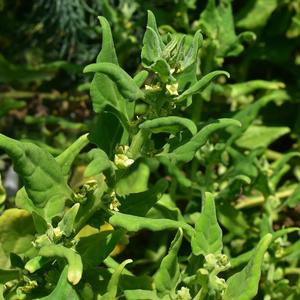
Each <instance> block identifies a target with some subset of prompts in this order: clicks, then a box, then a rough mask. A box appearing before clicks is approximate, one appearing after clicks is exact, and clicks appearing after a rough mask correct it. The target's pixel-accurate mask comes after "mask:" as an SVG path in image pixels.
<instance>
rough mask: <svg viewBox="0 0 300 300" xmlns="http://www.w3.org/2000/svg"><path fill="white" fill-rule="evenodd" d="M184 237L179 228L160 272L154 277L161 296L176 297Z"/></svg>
mask: <svg viewBox="0 0 300 300" xmlns="http://www.w3.org/2000/svg"><path fill="white" fill-rule="evenodd" d="M182 237H183V231H182V229H181V228H179V230H178V231H177V233H176V236H175V238H174V240H173V241H172V243H171V246H170V248H169V251H168V254H167V255H166V256H165V257H164V258H163V260H162V261H161V264H160V267H159V269H158V272H157V273H156V274H155V275H154V284H155V287H156V289H157V291H158V295H159V296H165V295H170V296H171V295H173V296H174V295H175V292H176V287H177V284H178V282H179V278H180V269H179V264H178V251H179V248H180V246H181V242H182Z"/></svg>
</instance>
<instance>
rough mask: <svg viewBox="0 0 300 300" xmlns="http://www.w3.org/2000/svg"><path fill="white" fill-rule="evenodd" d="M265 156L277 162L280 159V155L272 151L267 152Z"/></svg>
mask: <svg viewBox="0 0 300 300" xmlns="http://www.w3.org/2000/svg"><path fill="white" fill-rule="evenodd" d="M266 156H267V158H269V159H271V160H278V159H281V158H282V154H281V153H279V152H277V151H274V150H267V151H266Z"/></svg>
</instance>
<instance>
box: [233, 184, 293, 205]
mask: <svg viewBox="0 0 300 300" xmlns="http://www.w3.org/2000/svg"><path fill="white" fill-rule="evenodd" d="M294 191H295V185H292V186H289V187H288V188H286V189H284V190H282V191H280V192H278V193H276V194H275V196H276V197H278V198H279V199H282V198H287V197H289V196H291V195H292V194H293V193H294ZM264 201H265V198H264V196H257V197H247V198H245V199H244V200H243V201H241V202H240V203H238V204H237V205H236V206H235V208H236V209H244V208H248V207H253V206H258V205H262V204H263V203H264Z"/></svg>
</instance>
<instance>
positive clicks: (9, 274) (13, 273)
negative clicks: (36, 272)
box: [0, 269, 21, 284]
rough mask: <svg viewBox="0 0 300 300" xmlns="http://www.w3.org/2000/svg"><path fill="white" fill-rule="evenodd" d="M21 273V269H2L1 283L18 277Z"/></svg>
mask: <svg viewBox="0 0 300 300" xmlns="http://www.w3.org/2000/svg"><path fill="white" fill-rule="evenodd" d="M20 275H21V272H20V271H19V270H4V269H0V283H1V284H4V283H6V282H8V281H11V280H15V279H18V278H19V277H20Z"/></svg>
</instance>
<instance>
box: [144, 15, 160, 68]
mask: <svg viewBox="0 0 300 300" xmlns="http://www.w3.org/2000/svg"><path fill="white" fill-rule="evenodd" d="M163 49H164V43H163V41H162V39H161V36H160V34H159V32H158V29H157V25H156V20H155V16H154V15H153V13H152V12H151V11H150V10H148V21H147V30H146V32H145V34H144V38H143V48H142V54H141V57H142V62H143V64H144V65H145V66H146V67H147V66H150V65H152V64H153V63H155V62H156V61H157V60H158V59H159V58H160V57H161V55H162V51H163Z"/></svg>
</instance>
